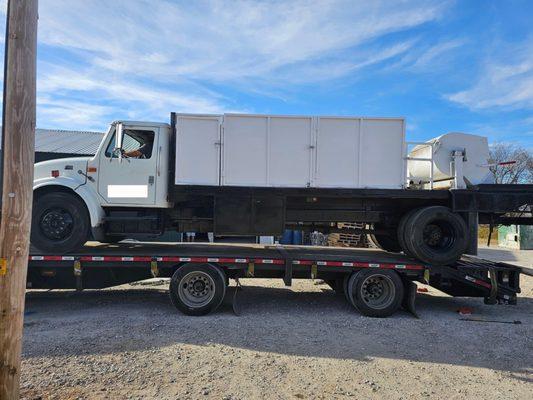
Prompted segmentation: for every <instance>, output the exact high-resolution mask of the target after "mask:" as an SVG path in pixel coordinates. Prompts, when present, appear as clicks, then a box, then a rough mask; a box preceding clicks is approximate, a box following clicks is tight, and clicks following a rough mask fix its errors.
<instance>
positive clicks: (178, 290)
mask: <svg viewBox="0 0 533 400" xmlns="http://www.w3.org/2000/svg"><path fill="white" fill-rule="evenodd" d="M169 294H170V300H171V301H172V304H173V305H174V307H176V308H177V309H178V310H180V311H181V312H182V313H184V314H186V315H194V316H199V315H206V314H209V313H210V312H212V311H215V310H216V309H217V308H218V307H219V306H220V304H221V303H222V300H224V296H225V295H226V274H224V272H223V271H222V270H221V269H220V268H219V267H217V266H214V265H211V264H186V265H184V266H182V267H180V268H178V269H177V270H176V272H174V274H173V275H172V278H171V279H170V287H169Z"/></svg>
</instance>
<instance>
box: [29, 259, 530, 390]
mask: <svg viewBox="0 0 533 400" xmlns="http://www.w3.org/2000/svg"><path fill="white" fill-rule="evenodd" d="M481 255H484V256H487V255H491V256H492V257H498V258H500V259H501V260H508V261H512V262H515V263H521V264H522V265H526V266H531V264H532V261H533V251H529V252H526V251H523V252H509V251H504V250H497V249H485V248H483V249H481ZM242 283H243V284H244V290H243V291H242V292H239V294H238V296H239V301H240V304H241V310H242V314H241V315H240V316H235V315H234V314H233V313H232V309H231V305H230V299H229V298H228V299H226V301H225V303H224V305H223V306H222V307H221V309H220V310H219V311H217V312H216V313H215V314H213V315H209V316H206V317H187V316H184V315H181V314H179V313H178V312H177V311H176V310H175V309H174V308H173V307H172V305H171V304H170V302H169V299H168V294H167V293H166V290H165V289H166V284H160V285H155V284H152V285H136V286H131V285H123V286H120V287H117V288H112V289H106V290H101V291H84V292H82V293H74V292H71V291H52V292H45V291H29V292H28V295H27V303H26V317H25V323H24V325H25V331H24V346H23V366H22V397H23V398H27V399H38V398H40V399H141V398H142V399H207V398H213V399H255V398H257V399H292V398H294V399H315V398H316V399H341V398H348V397H353V398H361V399H374V398H376V399H377V398H379V399H409V398H435V399H437V398H438V399H442V398H446V399H463V398H482V399H502V398H512V399H531V394H532V393H533V330H532V328H531V327H532V325H533V278H532V277H524V278H523V281H522V294H521V295H520V298H519V302H518V303H519V304H518V305H517V306H503V305H500V306H486V305H484V304H483V301H482V300H481V299H456V298H451V297H448V296H446V295H444V294H442V293H440V292H438V291H437V290H435V289H433V288H429V292H428V293H420V294H419V295H418V298H417V309H418V311H419V314H420V316H421V319H415V318H413V317H412V316H411V315H409V314H407V313H405V312H403V311H402V312H398V313H397V314H396V315H395V316H393V317H391V318H387V319H373V318H367V317H362V316H361V315H359V314H358V313H357V312H355V311H354V310H353V309H352V308H351V307H349V306H348V305H347V304H346V303H345V301H344V299H343V298H342V297H339V296H336V295H335V294H334V292H333V291H331V290H330V289H329V288H328V287H327V286H325V285H317V284H315V283H313V282H312V281H295V284H294V286H293V287H292V288H286V287H284V286H283V283H282V282H280V281H279V280H266V279H265V280H260V279H256V280H243V282H242ZM459 307H470V308H472V310H473V315H472V316H473V317H482V318H488V319H497V320H504V321H514V320H519V321H521V322H522V323H521V324H503V323H481V322H467V321H461V320H460V319H459V318H461V316H460V315H459V314H458V313H457V309H458V308H459Z"/></svg>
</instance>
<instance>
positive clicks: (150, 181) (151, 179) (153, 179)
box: [148, 175, 155, 185]
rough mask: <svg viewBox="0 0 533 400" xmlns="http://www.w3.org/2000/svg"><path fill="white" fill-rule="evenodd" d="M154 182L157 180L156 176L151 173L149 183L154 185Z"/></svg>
mask: <svg viewBox="0 0 533 400" xmlns="http://www.w3.org/2000/svg"><path fill="white" fill-rule="evenodd" d="M154 182H155V178H154V176H153V175H150V176H149V177H148V184H149V185H153V184H154Z"/></svg>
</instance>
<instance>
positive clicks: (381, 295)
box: [347, 270, 404, 318]
mask: <svg viewBox="0 0 533 400" xmlns="http://www.w3.org/2000/svg"><path fill="white" fill-rule="evenodd" d="M347 290H348V295H349V297H350V302H351V303H352V305H353V306H354V307H355V308H356V309H357V310H359V312H360V313H361V314H363V315H366V316H368V317H380V318H383V317H388V316H390V315H392V314H394V312H395V311H396V310H397V309H398V307H400V304H401V302H402V299H403V292H404V288H403V282H402V279H401V278H400V276H399V275H398V273H397V272H396V271H390V270H380V271H374V270H361V271H359V272H357V273H353V274H352V275H351V276H350V279H349V281H348V288H347Z"/></svg>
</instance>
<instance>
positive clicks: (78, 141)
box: [35, 129, 104, 155]
mask: <svg viewBox="0 0 533 400" xmlns="http://www.w3.org/2000/svg"><path fill="white" fill-rule="evenodd" d="M103 136H104V133H103V132H85V131H64V130H52V129H36V130H35V151H36V152H43V153H68V154H84V155H89V154H90V155H92V154H94V153H96V150H97V149H98V145H99V144H100V142H101V141H102V137H103Z"/></svg>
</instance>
